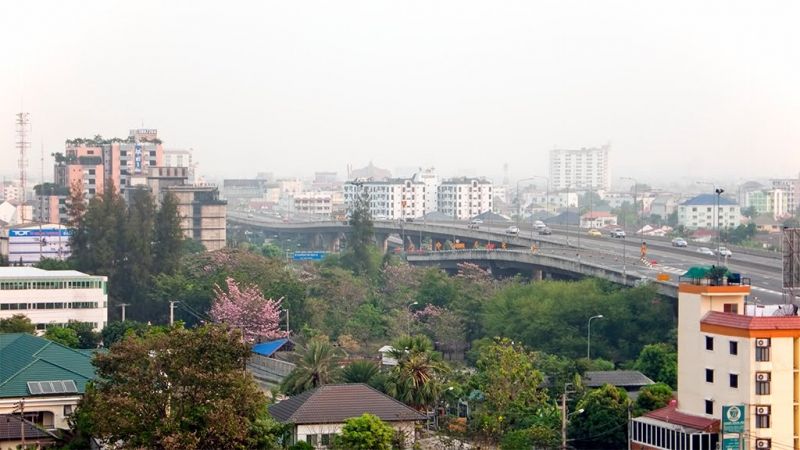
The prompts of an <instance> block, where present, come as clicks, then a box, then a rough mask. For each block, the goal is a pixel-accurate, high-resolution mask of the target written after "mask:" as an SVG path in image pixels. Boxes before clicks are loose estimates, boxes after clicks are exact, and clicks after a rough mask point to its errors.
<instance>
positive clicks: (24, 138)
mask: <svg viewBox="0 0 800 450" xmlns="http://www.w3.org/2000/svg"><path fill="white" fill-rule="evenodd" d="M30 127H31V117H30V114H29V113H26V112H20V113H17V145H16V147H17V151H18V152H19V160H18V163H19V183H20V187H19V189H20V193H19V211H20V217H19V221H20V222H25V220H26V219H29V218H27V217H25V200H26V199H25V194H26V191H27V188H28V187H27V178H28V177H27V174H26V168H27V167H28V149H29V148H30V146H31V142H30V136H29V134H30Z"/></svg>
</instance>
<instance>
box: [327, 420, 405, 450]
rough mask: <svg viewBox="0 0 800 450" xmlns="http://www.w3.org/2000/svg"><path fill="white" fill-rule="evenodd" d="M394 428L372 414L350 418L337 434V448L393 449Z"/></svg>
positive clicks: (335, 446)
mask: <svg viewBox="0 0 800 450" xmlns="http://www.w3.org/2000/svg"><path fill="white" fill-rule="evenodd" d="M394 434H395V433H394V429H393V428H392V427H391V426H389V425H388V424H386V423H384V422H383V421H382V420H381V419H379V418H378V417H376V416H373V415H372V414H364V415H362V416H361V417H356V418H354V419H348V420H347V422H345V424H344V427H342V433H341V434H340V435H338V436H336V439H335V440H334V448H335V449H337V450H391V449H392V440H393V439H394Z"/></svg>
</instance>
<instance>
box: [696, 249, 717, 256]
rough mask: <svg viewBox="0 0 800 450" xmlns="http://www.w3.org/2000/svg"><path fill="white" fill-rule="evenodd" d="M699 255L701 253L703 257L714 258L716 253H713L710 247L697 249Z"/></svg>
mask: <svg viewBox="0 0 800 450" xmlns="http://www.w3.org/2000/svg"><path fill="white" fill-rule="evenodd" d="M697 253H701V254H703V255H708V256H714V252H713V251H711V249H710V248H708V247H700V248H698V249H697Z"/></svg>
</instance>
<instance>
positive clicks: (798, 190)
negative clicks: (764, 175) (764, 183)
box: [771, 177, 800, 214]
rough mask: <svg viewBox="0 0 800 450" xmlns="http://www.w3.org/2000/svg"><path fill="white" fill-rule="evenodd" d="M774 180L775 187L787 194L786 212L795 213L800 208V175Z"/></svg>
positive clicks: (773, 186)
mask: <svg viewBox="0 0 800 450" xmlns="http://www.w3.org/2000/svg"><path fill="white" fill-rule="evenodd" d="M771 181H772V188H773V189H781V190H782V191H784V192H785V195H786V212H787V213H789V214H794V213H796V212H797V211H798V210H800V177H798V178H781V179H774V180H771Z"/></svg>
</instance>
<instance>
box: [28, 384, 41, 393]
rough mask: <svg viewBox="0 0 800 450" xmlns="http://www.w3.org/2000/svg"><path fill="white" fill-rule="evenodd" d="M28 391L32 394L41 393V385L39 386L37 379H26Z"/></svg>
mask: <svg viewBox="0 0 800 450" xmlns="http://www.w3.org/2000/svg"><path fill="white" fill-rule="evenodd" d="M28 392H30V393H31V394H32V395H39V394H41V393H42V387H41V386H39V382H38V381H28Z"/></svg>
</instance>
